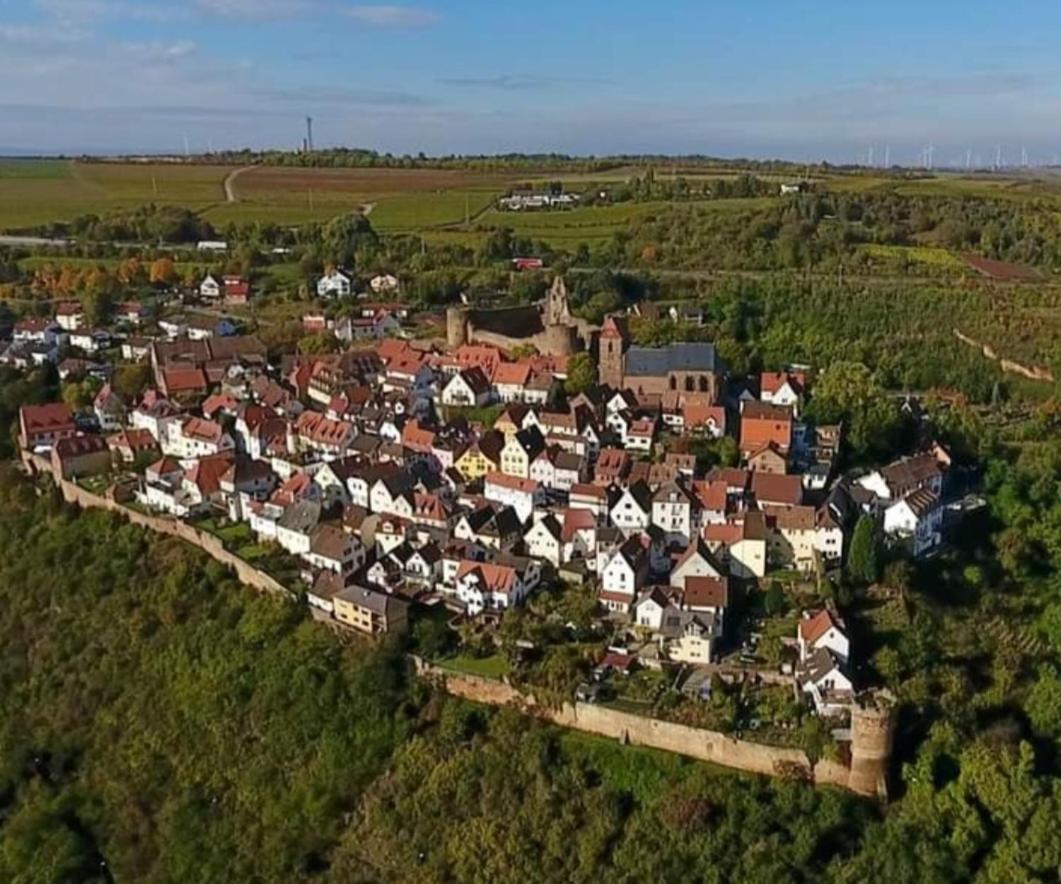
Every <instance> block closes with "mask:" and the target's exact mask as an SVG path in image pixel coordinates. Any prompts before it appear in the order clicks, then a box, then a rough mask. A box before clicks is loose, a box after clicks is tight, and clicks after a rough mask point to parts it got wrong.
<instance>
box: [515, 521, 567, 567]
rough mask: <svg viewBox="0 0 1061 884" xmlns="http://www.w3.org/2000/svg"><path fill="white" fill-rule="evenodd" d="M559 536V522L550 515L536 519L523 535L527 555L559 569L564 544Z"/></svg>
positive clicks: (560, 532) (562, 557) (560, 531)
mask: <svg viewBox="0 0 1061 884" xmlns="http://www.w3.org/2000/svg"><path fill="white" fill-rule="evenodd" d="M561 535H562V528H561V526H560V522H559V520H558V519H557V518H556V516H554V515H553V514H552V513H547V514H546V515H545V516H544V517H543V518H540V519H536V520H535V522H534V524H533V525H531V527H530V529H529V530H528V531H527V533H526V534H525V535H523V542H524V543H525V544H526V547H527V554H528V555H531V556H533V557H534V558H536V559H544V560H545V561H547V562H551V563H552V564H553V565H554V566H555V567H557V568H558V567H560V565H561V564H562V563H563V561H564V543H563V540H562V537H561Z"/></svg>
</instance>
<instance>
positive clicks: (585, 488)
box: [567, 482, 611, 519]
mask: <svg viewBox="0 0 1061 884" xmlns="http://www.w3.org/2000/svg"><path fill="white" fill-rule="evenodd" d="M567 505H568V506H569V507H570V508H571V509H574V510H587V511H588V512H590V513H592V514H593V516H594V518H595V519H607V518H608V517H609V514H610V512H611V508H610V506H609V501H608V490H607V489H606V488H602V487H601V486H600V485H590V484H586V483H581V482H580V483H578V484H577V485H572V486H571V489H570V491H568V493H567Z"/></svg>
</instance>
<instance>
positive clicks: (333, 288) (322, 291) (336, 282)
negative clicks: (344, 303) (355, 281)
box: [317, 270, 351, 298]
mask: <svg viewBox="0 0 1061 884" xmlns="http://www.w3.org/2000/svg"><path fill="white" fill-rule="evenodd" d="M350 291H351V288H350V277H349V276H347V275H346V274H345V273H343V272H342V271H340V270H332V271H331V272H330V273H326V274H324V276H322V277H321V278H320V279H318V280H317V297H319V298H345V297H347V296H348V295H349V294H350Z"/></svg>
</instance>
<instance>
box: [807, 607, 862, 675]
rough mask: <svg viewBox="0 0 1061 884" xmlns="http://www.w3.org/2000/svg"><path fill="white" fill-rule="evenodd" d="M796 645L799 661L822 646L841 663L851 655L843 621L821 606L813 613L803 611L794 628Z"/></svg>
mask: <svg viewBox="0 0 1061 884" xmlns="http://www.w3.org/2000/svg"><path fill="white" fill-rule="evenodd" d="M796 645H797V647H798V648H799V659H800V660H801V661H803V660H806V659H808V658H809V657H810V656H811V655H812V654H814V652H815V651H819V650H821V649H822V648H826V649H828V650H829V651H830V652H831V653H833V654H834V655H836V657H837V658H838V659H839V660H840V662H841V663H846V662H847V659H848V657H849V656H850V655H851V642H850V640H849V639H848V637H847V633H846V631H845V627H844V621H843V620H841V619H840V617H839V616H838V615H836V614H834V613H833V612H832V611H830V610H829V609H828V608H822V609H821V610H820V611H817V612H815V613H813V614H812V613H811V612H810V611H804V613H803V617H802V618H801V619H800V621H799V626H798V627H797V630H796Z"/></svg>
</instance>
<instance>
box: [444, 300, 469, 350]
mask: <svg viewBox="0 0 1061 884" xmlns="http://www.w3.org/2000/svg"><path fill="white" fill-rule="evenodd" d="M467 343H468V310H467V308H466V307H447V308H446V344H447V345H448V346H449V347H450V348H451V349H453V348H455V347H461V346H463V345H464V344H467Z"/></svg>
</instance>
